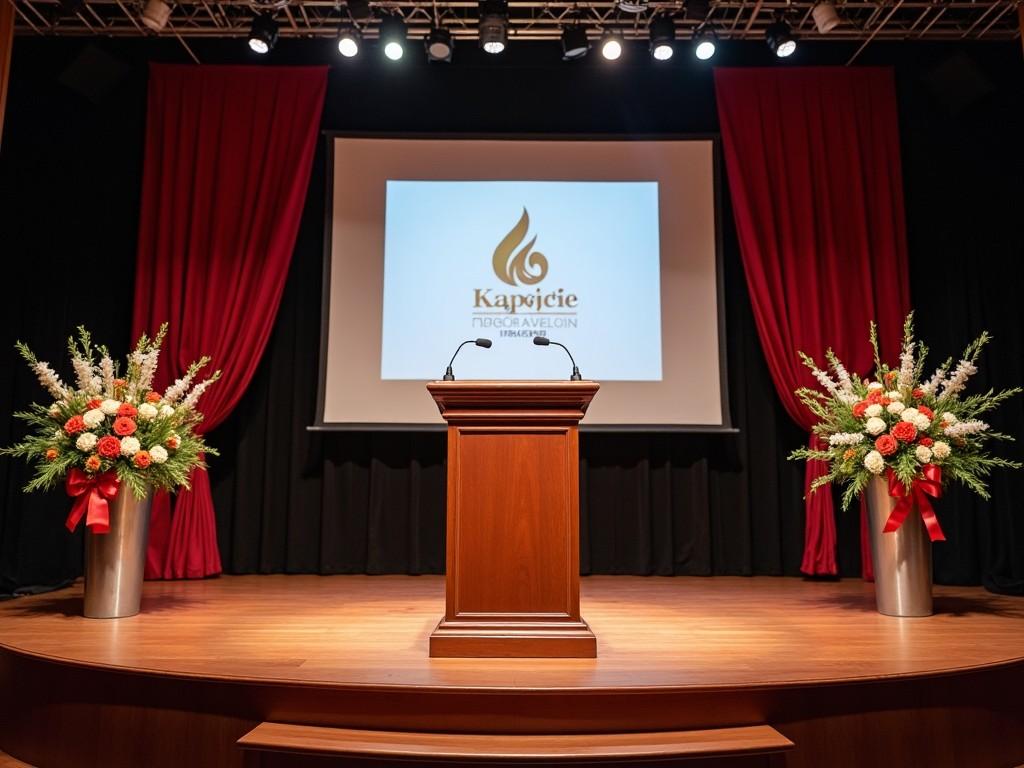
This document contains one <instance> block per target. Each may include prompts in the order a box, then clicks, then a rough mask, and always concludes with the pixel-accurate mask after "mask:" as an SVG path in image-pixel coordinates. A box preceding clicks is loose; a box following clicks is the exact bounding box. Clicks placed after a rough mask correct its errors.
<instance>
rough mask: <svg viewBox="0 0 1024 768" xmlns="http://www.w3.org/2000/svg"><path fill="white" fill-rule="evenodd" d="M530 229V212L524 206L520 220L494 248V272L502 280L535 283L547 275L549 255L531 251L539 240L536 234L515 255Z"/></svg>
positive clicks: (518, 283) (516, 283)
mask: <svg viewBox="0 0 1024 768" xmlns="http://www.w3.org/2000/svg"><path fill="white" fill-rule="evenodd" d="M529 229H530V214H529V212H527V210H526V208H525V207H524V208H523V215H522V216H520V217H519V222H518V223H517V224H516V225H515V226H514V227H512V230H511V231H510V232H509V233H508V234H507V235H505V237H504V239H503V240H502V241H501V242H500V243H498V247H497V248H495V249H494V274H496V275H497V276H498V279H499V280H501V281H502V282H505V283H508V284H509V285H534V284H535V283H539V282H540V281H541V280H543V279H544V277H545V275H547V273H548V260H547V257H546V256H545V255H544V254H543V253H541V252H539V251H533V252H532V253H531V252H530V249H531V248H533V244H534V243H535V242H537V236H536V235H534V236H533V239H532V240H530V242H528V243H527V244H526V245H525V246H523V247H522V248H520V249H519V251H518V252H516V253H515V254H514V255H513V251H515V250H516V248H518V247H519V244H520V243H522V242H523V240H525V239H526V233H527V232H528V231H529Z"/></svg>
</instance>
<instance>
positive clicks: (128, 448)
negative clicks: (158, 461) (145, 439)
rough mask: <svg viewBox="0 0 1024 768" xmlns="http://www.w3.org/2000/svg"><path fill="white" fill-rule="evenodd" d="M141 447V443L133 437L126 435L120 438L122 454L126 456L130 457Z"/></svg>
mask: <svg viewBox="0 0 1024 768" xmlns="http://www.w3.org/2000/svg"><path fill="white" fill-rule="evenodd" d="M141 447H142V444H141V443H140V442H139V441H138V440H137V439H136V438H134V437H131V436H128V437H122V438H121V455H122V456H127V457H128V458H131V457H132V456H134V455H135V454H136V453H138V452H139V449H140V448H141Z"/></svg>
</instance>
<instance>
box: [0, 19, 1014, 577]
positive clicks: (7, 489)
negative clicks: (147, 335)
mask: <svg viewBox="0 0 1024 768" xmlns="http://www.w3.org/2000/svg"><path fill="white" fill-rule="evenodd" d="M190 44H191V45H192V47H193V48H194V50H195V51H196V52H197V54H198V55H199V57H200V59H201V60H202V61H203V62H204V63H228V62H240V61H241V62H246V61H249V62H252V63H256V62H255V57H253V56H251V55H250V54H248V53H247V52H246V51H245V49H244V42H243V41H240V40H234V41H196V42H193V43H190ZM852 50H853V48H852V46H850V45H848V44H842V43H837V44H834V45H821V44H818V45H809V44H808V45H804V46H801V48H800V51H799V53H798V54H797V56H796V57H795V60H794V61H791V62H788V63H786V64H785V66H794V65H809V64H842V63H843V62H845V60H846V59H847V58H848V57H849V55H850V54H851V53H852ZM721 51H722V52H721V53H720V55H719V57H718V58H716V62H715V63H716V65H725V66H729V65H752V66H762V65H763V66H778V64H777V63H776V62H773V61H772V60H771V56H770V54H769V53H768V52H767V48H766V47H765V46H764V45H762V44H760V43H745V44H739V43H733V44H728V45H723V46H722V49H721ZM371 53H372V52H371ZM681 53H682V54H683V55H678V56H677V57H676V59H675V60H674V61H672V62H669V63H668V64H667V65H655V64H654V63H652V62H651V61H650V58H649V57H648V56H647V54H646V52H645V51H644V50H643V47H642V46H640V45H637V46H636V47H634V48H633V49H632V50H630V51H629V56H628V60H626V61H623V62H620V63H619V64H618V65H611V64H609V63H607V62H604V61H602V60H599V59H598V58H597V57H596V56H592V57H589V58H587V59H585V60H583V61H579V62H571V63H563V62H561V61H560V57H559V51H558V48H557V46H556V45H548V44H529V45H527V44H523V45H519V46H511V47H510V48H509V50H508V53H507V54H506V55H503V56H502V57H500V58H491V57H487V56H485V55H484V54H482V53H480V52H479V51H477V50H476V49H474V48H472V47H471V46H469V45H460V46H459V47H458V49H457V51H456V58H455V63H454V64H452V65H450V66H446V65H428V64H427V63H426V62H424V61H423V60H422V59H421V58H420V57H419V56H410V57H407V60H406V61H405V62H403V63H402V64H401V65H399V66H393V65H385V64H384V63H383V62H381V61H380V60H379V57H376V56H365V55H364V56H363V57H361V58H359V59H357V60H355V61H345V62H338V61H337V60H336V57H335V56H334V55H332V50H331V41H292V40H286V41H282V42H281V43H280V44H279V46H278V48H277V49H275V51H274V52H273V54H272V55H271V56H270V57H269V60H268V63H275V64H294V63H316V62H327V63H331V64H332V70H331V77H330V85H329V89H328V94H327V102H326V105H325V110H324V120H323V125H324V128H326V129H331V130H349V131H424V132H461V133H473V132H511V133H519V132H524V133H525V132H567V133H570V132H571V133H586V132H608V133H657V132H672V133H679V132H701V133H705V132H714V131H717V130H718V122H717V115H716V110H715V102H714V89H713V81H712V77H711V70H710V69H709V68H708V67H706V66H705V65H702V64H699V63H697V62H696V61H695V60H694V59H693V58H692V57H691V56H690V55H689V51H688V50H685V49H684V50H683V51H681ZM151 60H152V61H187V60H188V58H187V55H186V54H185V52H184V50H183V49H182V48H181V46H180V45H179V44H178V43H177V42H175V41H172V40H138V41H136V40H130V41H125V40H102V41H93V42H90V41H82V40H41V39H32V38H19V39H18V40H17V42H16V45H15V51H14V61H13V74H12V80H11V91H10V96H9V103H8V115H7V123H6V126H5V131H4V137H3V147H2V149H0V189H3V192H4V199H5V201H8V202H6V203H5V205H4V206H3V210H2V212H0V217H2V218H0V225H2V226H0V232H2V233H3V236H2V240H0V243H2V244H0V248H2V253H3V255H4V256H5V257H6V258H4V260H3V262H4V264H5V269H6V270H7V275H6V277H7V279H6V280H5V283H6V285H7V287H8V290H7V291H6V292H5V298H6V301H5V302H4V308H3V313H4V314H3V318H4V323H3V325H2V326H0V360H3V362H2V365H0V371H2V374H0V404H3V405H4V406H6V407H7V409H8V410H10V409H12V408H13V407H15V406H18V407H20V406H23V405H24V404H26V403H28V402H30V401H31V400H32V399H35V398H37V397H38V390H37V389H36V385H35V384H34V382H33V381H32V380H31V377H30V376H29V375H28V374H27V373H25V372H24V371H23V370H22V368H21V367H20V365H19V363H18V361H17V359H16V358H15V356H14V354H13V352H7V353H4V352H2V350H4V349H7V350H10V346H9V345H10V343H12V342H13V339H14V338H22V339H24V340H26V341H29V342H30V343H31V344H32V345H33V347H34V348H35V349H37V350H38V351H39V352H40V354H41V356H43V357H48V358H50V359H51V360H58V361H62V354H63V352H62V349H63V338H64V337H65V336H66V335H67V333H68V331H69V330H70V329H71V328H72V327H73V326H74V325H75V324H77V323H80V322H85V323H88V325H89V326H90V327H91V328H92V329H93V330H94V332H95V333H96V335H97V336H99V337H102V338H104V339H108V340H110V342H111V343H112V345H114V346H117V347H119V348H120V349H124V348H125V347H126V346H127V344H128V341H129V340H128V339H127V333H128V330H129V325H130V311H131V301H132V288H133V271H134V261H135V236H136V226H137V218H138V208H139V201H138V190H139V188H140V179H141V158H142V146H143V140H144V122H145V120H144V118H145V88H146V62H147V61H151ZM859 63H862V64H891V65H894V66H895V67H896V73H897V83H898V91H899V100H900V104H899V107H900V119H901V130H902V136H903V158H904V161H903V162H904V178H905V186H906V194H907V218H908V226H909V235H910V251H911V287H912V292H913V297H914V302H915V305H916V307H917V309H918V313H919V314H918V316H919V326H920V329H921V332H922V335H923V336H924V338H925V340H926V341H927V342H929V343H930V344H931V346H932V348H933V349H934V350H935V352H934V354H935V357H936V359H937V360H940V359H943V358H945V356H946V355H948V354H954V353H956V352H957V351H959V349H960V348H962V346H963V345H964V344H965V343H966V342H967V341H968V340H969V339H970V338H971V337H973V336H974V335H976V334H977V332H979V331H980V330H981V329H983V328H988V329H990V330H992V331H993V332H994V333H995V335H996V342H995V345H994V346H993V349H992V351H991V352H990V353H989V354H987V355H986V357H985V359H984V361H983V362H984V366H983V369H982V373H981V375H980V376H979V379H980V383H981V384H988V383H992V384H996V385H999V386H1009V385H1013V384H1019V383H1021V382H1024V371H1022V370H1021V358H1022V351H1024V344H1022V342H1024V340H1022V338H1021V335H1022V325H1024V324H1022V322H1021V310H1020V302H1019V300H1018V298H1017V296H1016V295H1015V294H1016V286H1015V284H1014V283H1012V282H1011V281H1010V280H1008V279H1007V276H1008V274H1009V269H1011V268H1012V267H1013V266H1015V265H1016V262H1018V261H1019V260H1020V257H1021V256H1022V255H1024V240H1022V234H1021V229H1020V226H1019V223H1018V221H1019V218H1020V216H1019V211H1020V209H1021V200H1022V194H1021V192H1022V190H1021V180H1022V173H1021V170H1022V169H1021V155H1020V152H1019V137H1020V136H1021V135H1024V132H1022V131H1024V120H1022V114H1024V104H1022V89H1021V87H1020V85H1021V82H1022V78H1021V76H1022V74H1024V72H1022V70H1024V67H1022V64H1021V56H1020V50H1019V45H1018V44H1016V43H1006V44H985V45H977V44H975V45H971V46H966V47H952V46H946V45H935V44H905V45H898V46H894V45H884V46H883V45H873V46H869V48H868V49H867V51H866V52H865V54H864V55H863V57H862V59H861V60H860V61H859ZM324 173H325V169H324V157H323V151H322V148H321V150H320V152H319V153H318V156H317V158H316V160H315V164H314V171H313V178H312V181H311V185H310V193H309V198H308V201H307V206H306V211H305V214H304V219H303V224H302V229H301V232H300V235H299V241H298V244H297V247H296V252H295V257H294V262H293V266H292V270H291V273H290V275H289V278H288V284H287V286H286V290H285V295H284V299H283V302H282V306H281V310H280V314H279V317H278V320H277V323H276V326H275V330H274V334H273V337H272V338H271V341H270V343H269V345H268V348H267V352H266V355H265V358H264V360H263V361H262V363H261V365H260V367H259V370H258V371H257V374H256V376H255V378H254V380H253V383H252V385H251V387H250V390H249V391H248V392H247V393H246V395H245V397H244V398H243V400H242V402H241V403H240V405H239V407H238V409H237V411H236V412H235V414H234V415H233V416H232V417H231V418H230V419H229V420H228V421H227V422H226V423H225V424H224V425H222V426H221V427H219V428H218V429H217V430H216V431H215V432H214V433H213V435H211V439H212V440H213V441H214V442H215V443H216V444H217V445H218V447H219V448H220V449H221V451H222V454H223V455H222V456H221V458H219V459H218V460H216V462H215V463H214V464H213V467H212V469H211V476H212V479H213V481H214V495H215V501H216V503H217V510H218V532H219V539H220V545H221V552H222V554H223V558H224V565H225V569H226V570H227V571H228V572H243V573H248V572H279V571H285V572H323V573H335V572H370V573H386V572H409V573H421V572H437V571H439V570H441V568H442V567H443V560H444V557H443V536H444V530H443V527H444V519H443V507H444V483H443V473H444V468H443V458H444V445H443V436H441V435H437V434H416V433H408V434H385V433H376V434H374V433H356V434H332V435H313V434H310V433H308V432H307V431H306V430H305V426H306V425H308V424H310V423H312V419H313V410H314V398H315V389H316V371H317V353H318V346H319V296H320V265H321V258H322V248H323V241H322V225H323V215H324V199H323V189H324V183H325V178H324ZM724 198H725V202H726V211H725V214H726V215H725V222H726V226H725V243H724V264H725V273H726V274H725V280H726V294H727V296H726V302H727V307H726V311H727V328H728V358H729V384H730V395H731V401H732V402H731V407H732V414H733V419H734V422H735V424H736V425H737V426H738V427H739V428H740V434H739V435H737V436H685V435H676V436H671V435H625V436H623V435H586V436H585V437H584V440H583V445H582V462H581V472H582V493H583V504H582V511H581V514H582V526H581V531H582V563H583V569H584V571H585V572H595V573H658V574H674V573H692V574H713V573H736V574H750V573H765V574H789V575H795V574H797V573H798V569H799V563H800V554H801V549H802V545H803V519H802V502H801V499H800V496H801V487H802V468H801V467H799V466H796V465H793V464H790V463H787V462H786V461H784V457H785V455H786V454H787V453H788V452H789V450H791V449H792V448H793V447H795V446H797V445H799V444H801V442H802V441H803V436H802V435H801V434H800V433H799V431H798V430H797V429H796V428H795V427H794V426H793V425H792V423H791V422H790V421H789V419H788V417H786V415H785V413H784V412H783V411H782V409H781V406H780V405H779V403H778V399H777V398H776V396H775V394H774V390H773V388H772V384H771V381H770V379H769V377H768V374H767V370H766V367H765V363H764V360H763V357H762V355H761V352H760V346H759V344H758V340H757V337H756V333H755V331H754V327H753V322H752V319H751V314H750V304H749V298H748V296H747V293H746V288H745V284H744V281H743V276H742V269H741V267H740V262H739V256H738V251H737V246H736V241H735V236H734V232H733V228H732V223H731V213H730V211H729V210H728V195H727V194H726V195H724ZM4 356H5V357H6V359H4ZM1022 409H1024V403H1022V402H1021V399H1018V400H1017V401H1016V402H1014V403H1013V404H1011V406H1010V407H1008V408H1006V409H1005V410H1004V411H1003V412H1002V413H1000V414H999V415H998V416H997V417H996V418H994V419H993V421H994V422H995V424H996V426H998V427H1000V428H1002V429H1003V430H1004V431H1008V432H1016V433H1018V434H1020V433H1022V432H1024V429H1022V427H1024V410H1022ZM18 434H19V432H18V427H17V426H16V425H15V424H14V423H13V422H12V421H11V420H9V419H7V417H5V416H0V443H9V442H10V441H11V440H12V439H14V438H15V437H16V435H18ZM1011 453H1013V454H1015V455H1017V456H1018V457H1019V456H1020V450H1019V449H1017V448H1012V449H1011ZM24 479H25V472H24V469H23V468H22V467H21V466H20V465H17V464H14V463H12V462H10V461H7V460H2V461H0V503H2V505H3V507H2V510H0V592H2V591H4V590H10V589H12V588H14V587H16V586H23V585H30V584H52V583H56V582H59V581H61V580H62V579H66V578H71V577H73V576H75V575H77V574H78V573H79V572H80V567H81V562H80V552H81V546H80V534H79V535H78V536H69V535H68V534H67V533H66V532H65V531H64V529H63V527H62V525H61V522H62V520H63V516H64V515H65V514H66V508H67V504H66V500H65V499H63V498H62V497H61V495H60V494H52V495H50V496H33V497H24V496H22V495H21V494H20V492H19V491H18V488H19V487H20V485H21V484H23V482H24ZM993 494H994V499H993V501H992V502H988V503H985V502H979V501H976V500H974V499H972V498H968V497H967V496H966V495H964V494H960V493H956V492H954V493H953V494H951V495H950V497H949V498H948V499H944V500H943V501H942V502H941V503H940V507H939V509H940V515H941V517H942V521H943V526H944V527H945V528H946V530H947V533H948V534H949V538H950V540H951V541H950V542H949V543H947V544H944V545H938V546H937V547H936V571H937V573H936V575H937V579H938V580H939V581H943V582H955V583H978V582H979V581H981V580H982V579H987V580H988V581H989V582H991V583H998V584H1002V585H1003V586H1004V588H1013V587H1014V585H1015V584H1018V585H1019V584H1020V583H1021V582H1022V581H1024V523H1021V522H1020V521H1019V519H1018V518H1017V517H1016V516H1017V514H1018V513H1019V511H1020V506H1021V502H1020V500H1021V499H1022V498H1024V485H1022V482H1021V477H1020V475H1019V474H1017V475H1013V474H1011V473H1000V474H999V475H998V476H997V477H996V478H995V479H994V482H993ZM838 527H839V530H840V548H839V549H840V563H841V568H842V571H843V573H844V574H856V573H858V572H859V567H860V560H859V548H858V539H857V520H856V517H855V516H854V515H852V514H851V515H842V516H840V517H839V519H838Z"/></svg>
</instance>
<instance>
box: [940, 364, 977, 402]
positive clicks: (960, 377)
mask: <svg viewBox="0 0 1024 768" xmlns="http://www.w3.org/2000/svg"><path fill="white" fill-rule="evenodd" d="M977 372H978V368H977V366H976V365H975V364H974V363H972V362H971V361H970V360H961V361H960V362H959V363H958V364H957V366H956V370H954V371H953V374H952V375H951V376H950V377H949V378H948V379H946V381H944V382H943V387H942V394H941V395H940V396H939V399H940V400H945V399H946V398H947V397H955V396H956V395H957V394H959V393H960V392H962V391H963V390H964V388H965V387H966V386H967V380H968V379H969V378H970V377H971V376H973V375H974V374H976V373H977Z"/></svg>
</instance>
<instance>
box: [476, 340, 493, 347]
mask: <svg viewBox="0 0 1024 768" xmlns="http://www.w3.org/2000/svg"><path fill="white" fill-rule="evenodd" d="M476 345H477V346H478V347H483V348H484V349H490V348H491V340H490V339H477V340H476Z"/></svg>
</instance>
